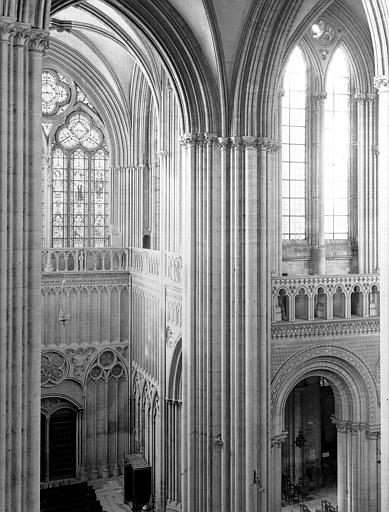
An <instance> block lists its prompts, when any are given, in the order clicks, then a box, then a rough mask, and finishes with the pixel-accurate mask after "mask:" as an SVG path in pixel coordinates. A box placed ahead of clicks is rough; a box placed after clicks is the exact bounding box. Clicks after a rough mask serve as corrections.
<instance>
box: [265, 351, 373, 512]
mask: <svg viewBox="0 0 389 512" xmlns="http://www.w3.org/2000/svg"><path fill="white" fill-rule="evenodd" d="M313 377H319V378H324V379H326V381H327V382H328V384H329V385H330V386H331V389H332V391H333V394H334V415H333V417H332V421H333V423H334V424H335V426H336V428H337V502H338V503H337V504H338V509H339V512H363V511H366V510H376V508H377V502H378V490H377V481H378V480H379V465H378V464H379V459H378V453H379V406H378V403H379V401H378V390H377V384H376V382H375V381H374V379H373V377H372V375H371V374H370V372H369V370H368V369H367V367H366V366H365V364H364V363H363V362H362V361H361V360H360V359H359V358H358V357H357V356H356V355H354V354H352V353H351V352H350V351H348V350H346V349H343V348H340V347H339V346H333V345H325V346H320V347H311V348H308V349H303V350H301V351H299V352H297V353H296V354H295V355H294V356H292V357H291V358H290V359H288V360H287V361H286V362H285V363H284V364H283V365H282V367H281V368H280V369H279V370H278V371H277V373H276V375H275V376H274V378H273V381H272V391H271V394H272V436H273V437H272V450H271V452H272V465H271V467H272V473H273V474H272V476H273V478H272V479H271V481H272V482H273V491H272V499H273V500H274V502H273V503H274V510H279V509H280V506H281V502H280V499H281V473H282V467H281V445H282V443H283V442H284V441H285V440H286V439H287V436H288V432H287V431H286V418H285V411H286V404H287V400H288V398H289V396H290V394H291V392H292V390H293V389H294V388H295V387H296V386H297V385H298V383H300V382H301V381H303V380H304V379H305V380H306V379H310V378H313ZM366 461H368V463H366Z"/></svg>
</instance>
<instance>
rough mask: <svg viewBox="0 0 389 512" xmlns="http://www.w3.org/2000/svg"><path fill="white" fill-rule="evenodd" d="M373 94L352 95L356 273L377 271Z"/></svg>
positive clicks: (374, 109)
mask: <svg viewBox="0 0 389 512" xmlns="http://www.w3.org/2000/svg"><path fill="white" fill-rule="evenodd" d="M376 97H377V95H376V94H373V93H368V94H360V93H359V94H356V95H355V96H354V99H355V100H356V101H357V119H358V133H357V137H356V138H357V143H358V158H357V162H358V222H357V226H358V271H359V272H360V273H371V272H374V271H375V270H376V268H377V182H376V162H375V160H376V158H375V154H374V147H375V138H376V133H375V132H376V129H375V124H374V119H375V112H376V101H375V100H376Z"/></svg>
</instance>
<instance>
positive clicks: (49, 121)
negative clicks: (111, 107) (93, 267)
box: [42, 70, 109, 248]
mask: <svg viewBox="0 0 389 512" xmlns="http://www.w3.org/2000/svg"><path fill="white" fill-rule="evenodd" d="M92 109H93V107H92V105H91V104H90V102H89V100H88V98H87V96H86V94H85V93H84V92H83V91H82V89H81V88H80V87H79V86H78V85H77V84H75V83H73V82H72V81H71V80H69V79H67V78H66V77H64V76H63V75H62V74H60V73H58V72H56V71H53V70H44V71H43V73H42V114H43V123H42V128H43V131H44V133H45V135H46V137H47V141H48V153H49V154H50V161H51V176H50V183H49V184H48V185H51V189H52V192H51V197H49V198H48V200H49V201H50V202H51V204H50V205H49V208H48V210H49V211H50V210H51V211H52V214H51V219H50V218H48V219H46V222H47V223H48V224H49V225H48V227H47V228H46V227H45V226H44V229H43V232H44V233H47V234H46V239H47V240H48V242H46V243H48V245H49V246H52V247H54V248H61V247H107V246H108V244H109V219H108V210H109V204H108V185H109V167H108V165H109V154H108V149H107V146H106V143H105V138H104V134H103V132H102V130H101V128H100V126H98V124H97V122H96V121H95V119H94V117H96V115H95V111H94V109H93V111H92ZM65 111H66V112H65ZM65 116H66V117H65ZM99 124H100V123H99Z"/></svg>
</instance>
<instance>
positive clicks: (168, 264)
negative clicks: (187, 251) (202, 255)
mask: <svg viewBox="0 0 389 512" xmlns="http://www.w3.org/2000/svg"><path fill="white" fill-rule="evenodd" d="M181 277H182V256H180V255H178V254H175V253H172V252H167V253H166V254H165V279H166V280H167V281H170V282H171V283H172V284H175V285H180V284H181Z"/></svg>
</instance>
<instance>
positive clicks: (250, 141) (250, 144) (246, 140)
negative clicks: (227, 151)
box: [242, 136, 258, 150]
mask: <svg viewBox="0 0 389 512" xmlns="http://www.w3.org/2000/svg"><path fill="white" fill-rule="evenodd" d="M242 140H243V146H244V148H245V149H248V150H252V149H257V148H258V137H248V136H245V137H242Z"/></svg>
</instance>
